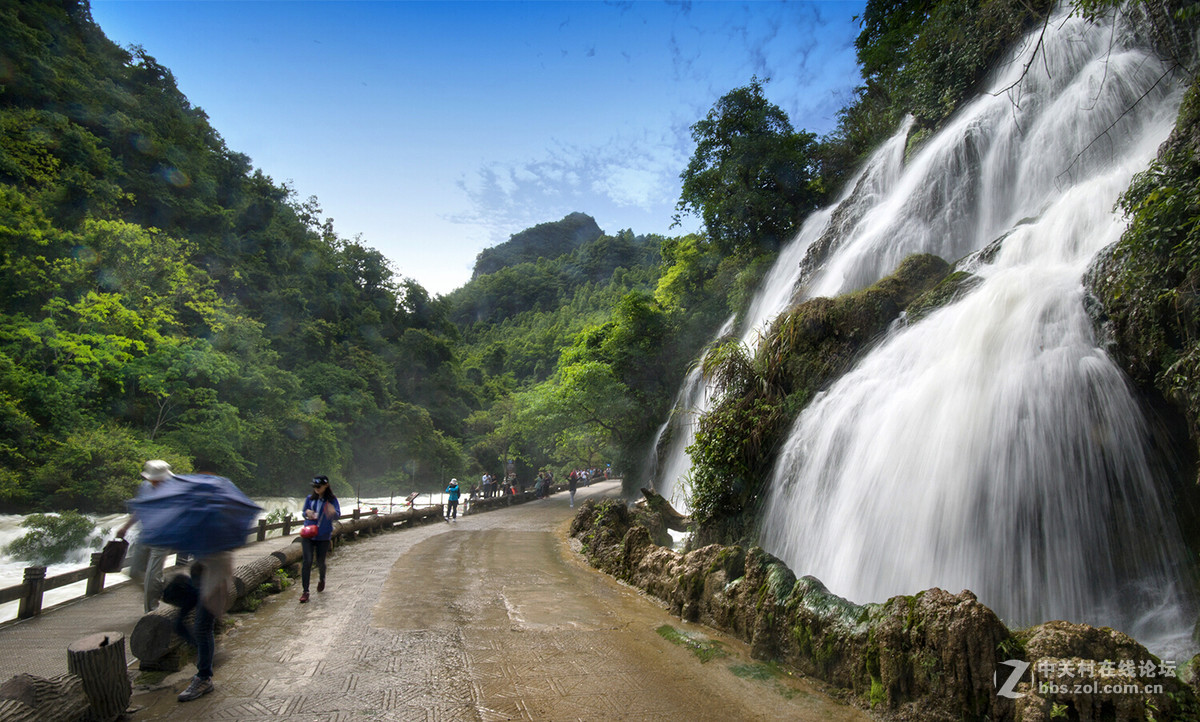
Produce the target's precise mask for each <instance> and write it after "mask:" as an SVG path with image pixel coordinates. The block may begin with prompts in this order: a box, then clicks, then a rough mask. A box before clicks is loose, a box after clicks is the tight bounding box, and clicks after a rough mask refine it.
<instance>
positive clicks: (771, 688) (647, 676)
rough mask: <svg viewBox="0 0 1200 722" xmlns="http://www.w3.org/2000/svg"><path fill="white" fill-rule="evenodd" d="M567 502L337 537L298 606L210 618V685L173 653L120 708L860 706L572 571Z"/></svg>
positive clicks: (293, 716) (639, 716)
mask: <svg viewBox="0 0 1200 722" xmlns="http://www.w3.org/2000/svg"><path fill="white" fill-rule="evenodd" d="M617 491H618V485H617V483H615V482H607V483H601V484H596V485H593V486H591V487H587V488H583V489H580V491H579V494H578V495H577V498H576V502H577V503H579V502H580V501H582V499H585V498H588V497H589V496H600V495H613V494H615V493H616V492H617ZM572 515H573V510H572V509H570V508H568V496H567V494H565V493H563V494H556V495H554V496H553V497H551V498H550V499H547V500H542V501H534V502H530V503H526V504H521V505H518V506H515V507H511V508H508V509H502V510H497V511H491V512H487V513H481V514H477V515H468V516H465V517H460V519H459V520H458V521H457V522H455V523H452V524H451V523H446V524H433V525H427V526H422V527H416V528H414V529H406V530H402V531H395V532H390V533H385V534H380V535H376V536H372V537H367V538H365V539H360V540H357V541H354V542H351V543H347V544H344V545H342V546H341V547H340V548H339V549H338V551H337V552H335V553H334V554H332V555H331V556H330V560H329V562H330V563H329V577H328V586H327V587H326V589H325V591H324V592H322V593H317V592H316V586H315V577H314V582H313V590H312V601H311V602H309V603H307V604H303V605H302V604H299V603H298V600H299V596H300V589H299V584H295V585H293V586H292V587H291V588H289V589H287V590H286V591H284V592H283V593H282V594H279V595H276V596H274V597H270V598H268V600H267V601H266V602H264V604H263V605H262V606H261V607H260V608H259V609H258V611H256V612H254V613H253V614H246V615H230V616H229V617H227V620H229V621H230V622H232V626H231V628H230V629H229V630H228V631H227V632H226V633H225V634H224V635H222V636H220V637H219V638H218V640H217V656H216V664H215V667H216V675H215V677H214V682H215V685H216V691H215V692H213V693H212V694H209V695H207V696H205V697H202V698H200V699H198V700H196V701H193V702H189V703H179V702H176V700H175V696H176V694H178V692H179V691H180V690H182V689H183V688H184V687H185V686H186V685H187V682H188V679H189V678H190V676H191V674H193V673H194V667H192V666H191V665H188V667H186V668H185V669H184V670H183V671H182V672H180V673H178V674H175V675H172V676H171V677H168V678H167V679H165V680H162V681H161V682H160V683H159V684H158V685H157V688H155V689H149V688H145V687H140V688H135V691H134V698H133V701H132V705H133V707H134V709H135V711H134V713H133V715H132V719H134V720H168V719H169V720H220V719H228V720H242V721H244V722H254V721H256V720H280V719H287V720H331V721H333V720H339V721H340V720H423V721H426V720H428V721H432V720H438V721H442V720H479V721H487V720H613V719H618V720H620V719H626V720H684V719H687V720H783V719H788V720H830V719H832V720H859V719H867V717H866V716H865V715H864V714H863V713H862V712H860V711H858V710H856V709H853V708H850V707H846V706H842V705H840V704H838V703H836V702H834V701H833V700H831V699H830V698H829V697H827V696H825V695H824V694H822V693H821V692H820V691H819V690H818V689H817V688H816V686H814V685H812V684H810V683H808V682H807V681H805V680H800V679H795V678H791V677H788V676H782V675H778V674H776V673H773V671H772V670H771V669H770V668H768V667H767V666H765V665H761V664H757V663H754V662H752V661H751V660H749V659H748V658H747V656H746V650H745V646H744V645H742V644H741V643H739V642H736V641H734V640H732V639H729V638H726V637H724V636H722V635H719V634H717V633H715V632H713V631H712V630H708V629H705V628H702V627H698V626H695V625H689V624H685V623H683V622H681V621H680V620H679V619H678V618H676V617H673V616H671V615H670V614H668V613H667V612H666V611H665V610H664V609H663V608H662V607H661V606H660V605H659V604H657V603H656V602H654V601H652V600H651V599H650V598H649V597H646V596H645V595H642V594H640V593H639V592H638V591H637V590H634V589H632V588H630V587H628V586H625V585H621V584H619V583H617V582H615V581H614V580H612V579H611V578H609V577H608V576H606V575H603V574H601V573H599V572H597V571H595V570H593V569H591V568H590V567H588V566H587V565H586V563H585V562H584V561H583V560H582V558H581V557H580V556H579V555H578V554H577V553H576V552H574V551H573V550H572V549H571V544H570V542H569V541H568V540H567V538H566V530H567V526H568V524H569V520H570V518H571V516H572ZM672 630H673V631H672ZM687 640H692V641H691V642H689V643H686V644H681V643H680V642H681V641H687ZM693 648H702V649H707V650H710V651H711V650H715V651H717V652H721V653H724V654H725V655H726V656H723V657H718V658H715V659H711V660H710V661H707V662H702V661H701V659H700V658H699V657H698V656H697V654H695V653H694V652H693Z"/></svg>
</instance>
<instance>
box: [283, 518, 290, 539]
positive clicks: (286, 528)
mask: <svg viewBox="0 0 1200 722" xmlns="http://www.w3.org/2000/svg"><path fill="white" fill-rule="evenodd" d="M283 535H284V536H291V535H292V515H291V514H288V515H287V516H285V517H284V518H283Z"/></svg>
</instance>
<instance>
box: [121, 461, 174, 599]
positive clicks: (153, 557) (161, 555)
mask: <svg viewBox="0 0 1200 722" xmlns="http://www.w3.org/2000/svg"><path fill="white" fill-rule="evenodd" d="M172 475H173V474H172V471H171V465H170V464H168V463H167V462H165V461H163V460H162V459H151V460H150V461H147V462H146V463H145V464H144V465H143V466H142V478H143V479H145V481H144V482H142V485H141V486H140V487H138V491H137V495H138V496H139V497H143V498H144V497H145V496H146V495H147V494H150V493H151V492H152V491H154V488H155V487H157V486H158V485H159V484H161V483H162V482H163V481H165V480H167V479H170V478H171V476H172ZM136 522H137V515H136V514H130V515H129V518H128V519H127V520H126V521H125V523H124V524H122V525H121V528H119V529H117V538H118V539H124V538H125V532H127V531H129V527H131V526H133V525H134V524H135V523H136ZM170 553H171V550H170V549H166V548H163V547H152V546H149V545H147V544H141V543H137V542H135V543H134V547H133V549H132V550H131V551H130V553H129V576H131V577H133V579H134V580H135V581H136V580H139V579H140V580H141V581H142V607H143V609H144V610H145V611H146V613H150V612H152V611H153V610H154V609H155V608H157V607H158V599H159V596H160V595H161V594H162V588H163V565H164V564H165V562H166V560H167V556H168V555H169V554H170Z"/></svg>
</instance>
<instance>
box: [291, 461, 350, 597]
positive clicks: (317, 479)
mask: <svg viewBox="0 0 1200 722" xmlns="http://www.w3.org/2000/svg"><path fill="white" fill-rule="evenodd" d="M312 487H313V493H311V494H309V495H308V496H307V497H306V498H305V499H304V508H303V509H302V510H301V516H303V517H304V526H306V527H316V532H315V533H314V532H305V531H304V530H303V529H302V530H301V532H300V548H301V551H302V553H303V555H304V556H303V561H302V562H301V564H300V582H301V584H302V585H303V589H304V591H303V592H301V593H300V603H301V604H304V603H305V602H307V601H308V580H309V578H310V577H311V576H312V565H313V557H314V556H315V557H316V562H317V573H318V574H319V575H320V576H319V578H318V580H317V591H318V592H323V591H325V555H327V554H328V553H329V540H330V539H331V538H332V537H333V521H334V520H335V519H337V518H338V517H339V516H341V514H342V507H341V505H339V504H338V500H337V497H336V496H334V494H333V490H332V489H330V488H329V477H328V476H314V477H313V480H312Z"/></svg>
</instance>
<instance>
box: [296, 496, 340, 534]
mask: <svg viewBox="0 0 1200 722" xmlns="http://www.w3.org/2000/svg"><path fill="white" fill-rule="evenodd" d="M326 504H331V505H332V506H333V509H334V516H333V519H336V518H338V517H339V516H341V515H342V506H341V504H338V500H337V498H336V497H335V498H333V499H330V500H329V501H325V500H324V499H314V498H312V494H309V495H308V496H307V497H305V498H304V508H303V509H301V510H300V516H301V517H304V521H305V523H306V524H312V523H313V521H314V520H312V519H309V518H308V515H307V514H305V513H304V512H306V511H308V510H309V509H312V510H313V511H315V512H317V518H316V520H315V521H316V524H317V536H316V538H315V541H328V539H329V538H330V537H332V536H333V519H330V518H329V515H328V514H327V513H326V512H325V505H326Z"/></svg>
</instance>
